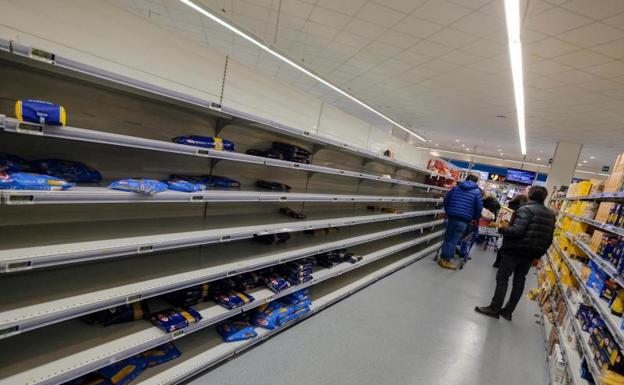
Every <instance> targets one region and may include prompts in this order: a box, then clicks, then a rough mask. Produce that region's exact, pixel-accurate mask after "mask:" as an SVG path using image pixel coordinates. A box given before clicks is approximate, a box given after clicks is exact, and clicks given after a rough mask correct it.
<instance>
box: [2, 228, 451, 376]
mask: <svg viewBox="0 0 624 385" xmlns="http://www.w3.org/2000/svg"><path fill="white" fill-rule="evenodd" d="M441 235H442V232H441V231H437V232H434V233H431V234H428V235H426V236H423V237H419V238H414V237H411V239H407V238H405V239H403V240H402V241H394V242H382V243H379V242H376V243H374V244H373V243H369V244H367V245H363V246H361V247H359V248H358V249H356V250H357V251H358V253H359V255H362V257H363V259H362V260H361V261H360V262H358V263H356V264H350V263H341V264H338V265H335V266H333V267H332V268H329V269H325V268H318V269H317V270H316V271H314V272H313V273H312V276H313V279H312V280H311V281H308V282H306V283H304V284H300V285H297V286H293V287H292V288H290V289H287V290H284V291H282V292H279V293H273V292H272V291H270V290H268V289H266V288H256V289H252V290H251V291H249V294H251V295H252V296H254V298H255V301H254V302H253V303H250V304H248V305H247V306H245V307H244V308H242V307H241V308H236V309H233V310H228V309H226V308H224V307H221V306H219V305H217V304H216V303H214V302H202V303H200V304H198V305H197V306H195V309H196V310H197V311H198V312H199V313H200V314H201V315H202V317H203V319H202V320H200V321H198V322H197V323H194V324H192V325H190V326H189V327H187V328H185V329H182V330H181V331H176V332H173V333H165V332H163V331H162V330H161V329H159V328H157V327H156V326H154V325H152V324H151V323H150V322H148V321H146V320H144V321H133V322H130V323H125V324H118V325H111V326H108V327H101V326H99V325H88V324H85V323H84V322H81V320H79V319H72V320H68V321H65V322H62V323H58V324H54V325H50V326H48V327H46V328H41V329H38V330H34V331H31V332H28V333H23V334H19V335H16V336H13V337H11V338H5V339H3V340H1V341H0V349H2V351H11V352H12V353H11V355H9V356H8V357H6V358H7V359H6V360H5V362H4V363H3V366H2V367H0V385H14V384H30V385H43V384H45V385H57V384H60V383H63V382H64V381H67V380H70V379H72V378H76V377H79V376H81V375H84V374H87V373H89V372H92V371H94V370H96V369H98V368H101V367H104V366H106V365H108V364H110V363H111V362H117V361H119V360H122V359H124V358H127V357H130V356H132V355H134V354H137V353H139V352H142V351H145V350H147V349H150V348H153V347H155V346H159V345H161V344H163V343H165V342H168V341H171V340H176V343H182V344H183V343H184V341H185V339H186V338H193V336H194V335H195V334H197V333H196V332H198V331H199V333H202V332H201V330H202V329H206V328H207V327H209V326H211V325H214V324H215V323H217V322H220V321H222V320H224V319H227V318H229V317H232V316H234V315H237V314H240V313H241V312H242V311H243V310H250V309H251V308H253V307H256V306H259V305H261V304H263V303H266V302H269V301H272V300H275V299H278V298H281V297H282V296H284V295H287V294H290V293H291V292H294V291H297V290H300V289H302V288H305V287H314V286H316V285H317V284H319V283H321V282H324V281H327V280H330V279H331V278H334V277H338V276H342V275H345V274H346V273H348V272H351V271H354V270H359V269H361V268H364V267H369V266H372V265H374V264H375V263H380V264H382V267H381V268H380V270H379V271H377V272H376V273H375V276H374V279H373V277H369V278H370V279H367V283H372V282H374V280H377V279H379V278H381V277H383V276H385V275H387V274H389V273H391V272H392V271H394V270H396V269H398V268H400V267H402V266H404V265H406V264H408V263H411V262H413V261H415V260H417V259H421V258H424V257H425V256H427V255H429V254H431V253H433V252H435V251H436V250H437V249H438V248H439V247H440V237H441ZM411 248H418V250H410V249H411ZM395 261H396V263H395ZM385 264H387V265H385ZM384 265H385V266H384ZM390 266H392V267H390ZM338 284H339V285H340V284H343V285H345V286H344V287H343V288H341V291H340V292H339V293H340V296H346V295H348V294H350V293H352V292H354V291H355V290H357V289H358V287H357V285H355V286H354V285H352V284H351V283H349V284H346V282H345V281H343V280H342V279H341V280H338ZM319 305H322V303H321V304H317V305H316V306H317V310H318V309H320V308H322V306H319ZM232 346H236V345H232ZM197 369H199V368H197Z"/></svg>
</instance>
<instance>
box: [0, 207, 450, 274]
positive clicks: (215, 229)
mask: <svg viewBox="0 0 624 385" xmlns="http://www.w3.org/2000/svg"><path fill="white" fill-rule="evenodd" d="M441 213H443V210H423V211H410V212H405V213H400V214H374V215H370V214H369V215H363V214H362V213H360V215H353V216H348V217H341V216H337V215H340V214H336V213H326V214H325V215H321V216H322V219H312V218H310V219H309V220H303V221H295V220H287V219H285V218H284V217H279V219H278V218H277V217H271V216H267V215H261V216H258V215H247V216H239V217H238V220H237V221H235V220H233V219H231V218H230V219H225V218H224V220H223V221H221V220H216V221H213V222H211V223H209V224H202V225H201V228H200V229H198V230H193V231H183V232H162V233H158V234H154V235H139V236H131V235H132V230H126V231H127V233H126V234H125V236H120V237H118V238H105V239H97V238H96V239H97V240H90V241H83V242H58V241H56V240H54V239H51V240H50V241H49V244H46V245H44V246H31V247H11V246H10V245H11V242H7V244H6V245H5V247H6V248H5V249H3V250H0V272H4V273H7V272H15V271H23V270H31V269H35V268H41V267H50V266H57V265H64V264H69V263H77V262H85V261H94V260H101V259H107V258H113V257H119V256H127V255H140V254H148V253H155V252H160V251H165V250H174V249H180V248H188V247H192V246H198V245H209V244H218V243H227V242H232V241H238V240H244V239H250V238H253V237H254V236H255V235H266V234H275V233H283V232H298V231H304V230H313V229H323V228H330V227H347V226H355V225H362V224H367V223H376V222H385V221H397V220H402V219H409V218H417V217H424V216H430V215H437V214H441ZM224 223H228V224H230V226H224V225H223V224H224ZM232 224H233V225H234V226H231V225H232ZM139 226H140V223H139V224H137V227H139ZM163 228H165V227H164V226H163ZM64 230H65V231H67V229H64ZM138 230H139V228H135V229H134V231H138ZM98 231H99V230H98V229H95V230H94V232H95V233H96V234H93V235H90V236H87V237H85V238H93V237H95V236H97V232H98ZM51 232H53V231H52V230H51Z"/></svg>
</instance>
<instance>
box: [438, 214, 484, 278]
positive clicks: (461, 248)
mask: <svg viewBox="0 0 624 385" xmlns="http://www.w3.org/2000/svg"><path fill="white" fill-rule="evenodd" d="M445 225H446V224H445ZM478 235H479V233H478V232H477V231H476V226H474V225H470V226H468V229H467V230H466V232H465V233H464V235H463V236H462V238H461V239H460V241H459V242H458V243H457V246H456V247H455V255H454V256H453V262H455V263H456V266H457V268H458V269H460V270H461V269H463V268H464V265H465V264H466V262H468V259H469V257H468V256H469V254H470V246H471V245H472V244H473V243H474V241H475V240H476V238H477V237H478ZM439 259H440V249H438V252H437V253H436V255H435V257H434V259H433V260H434V261H435V262H437V261H438V260H439Z"/></svg>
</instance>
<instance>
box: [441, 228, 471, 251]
mask: <svg viewBox="0 0 624 385" xmlns="http://www.w3.org/2000/svg"><path fill="white" fill-rule="evenodd" d="M468 225H469V223H468V222H463V221H458V220H456V219H449V220H447V221H446V230H445V231H444V241H443V242H442V250H441V252H440V256H441V257H442V258H443V259H446V260H447V261H450V260H451V259H453V256H454V255H455V248H456V247H457V244H458V243H459V241H460V240H461V238H462V236H463V235H464V233H465V232H466V230H467V229H468Z"/></svg>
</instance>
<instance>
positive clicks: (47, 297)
mask: <svg viewBox="0 0 624 385" xmlns="http://www.w3.org/2000/svg"><path fill="white" fill-rule="evenodd" d="M442 224H443V221H442V220H437V221H430V222H424V223H417V224H408V225H405V224H402V225H397V226H395V227H391V228H388V226H381V225H380V224H374V225H371V226H368V227H367V228H365V229H357V230H353V231H345V232H343V233H338V234H335V235H333V236H322V237H307V236H301V237H298V238H293V239H291V240H290V241H289V242H287V243H286V244H281V245H263V246H260V247H257V246H256V245H255V244H254V243H252V242H251V241H246V242H243V243H240V244H236V245H234V244H232V245H220V246H215V247H212V248H204V249H202V250H199V251H196V250H185V251H179V252H173V253H162V254H156V255H149V256H144V257H143V258H138V259H137V258H131V259H122V260H119V261H117V260H112V261H110V262H108V263H106V264H101V263H100V264H91V265H87V266H75V267H73V266H68V267H67V268H64V269H60V270H59V269H55V270H46V271H44V272H42V273H41V274H39V275H38V276H37V285H34V286H33V285H30V286H28V283H29V282H30V281H31V277H29V276H28V275H16V276H14V277H11V278H9V279H5V280H3V281H1V282H0V287H1V288H2V292H6V293H8V292H10V291H11V288H12V287H24V286H26V287H25V288H24V289H22V290H21V291H20V292H19V293H17V294H14V295H12V296H8V297H7V298H6V299H4V300H3V305H2V306H0V331H2V333H1V334H0V338H6V337H10V336H11V335H15V334H17V333H21V332H25V331H28V330H32V329H36V328H40V327H43V326H46V325H49V324H52V323H58V322H62V321H64V320H67V319H70V318H75V317H78V316H81V315H84V314H87V313H92V312H95V311H98V310H102V309H107V308H110V307H114V306H119V305H123V304H126V303H132V302H136V301H139V300H143V299H147V298H151V297H155V296H158V295H162V294H165V293H169V292H172V291H176V290H180V289H184V288H187V287H191V286H194V285H197V284H201V283H205V282H209V281H215V280H218V279H222V278H226V277H229V276H233V275H237V274H242V273H245V272H248V271H254V270H258V269H262V268H267V267H270V266H275V265H278V264H283V263H286V262H289V261H292V260H295V259H301V258H304V257H309V256H313V255H318V254H321V253H324V252H327V251H331V250H337V249H343V248H350V247H358V245H361V247H366V245H367V244H370V243H371V242H380V244H384V243H385V242H389V243H393V242H397V241H398V240H400V241H404V240H405V239H404V238H408V241H411V240H413V241H415V242H417V243H418V242H422V241H426V240H428V239H429V238H426V237H429V236H430V232H431V231H434V233H436V234H437V233H438V232H439V231H438V230H436V229H439V228H440V227H441V226H442ZM374 229H377V231H374ZM425 230H427V233H425ZM417 234H420V235H421V236H420V237H418V238H415V239H412V238H413V237H414V235H417ZM423 237H425V238H423ZM254 246H256V247H255V248H252V247H254ZM250 250H254V251H250ZM148 264H149V266H147V265H148ZM121 272H122V273H121ZM72 274H81V275H80V276H77V277H76V278H74V279H73V280H71V281H67V280H63V279H59V277H64V276H68V275H72ZM39 285H42V286H45V287H46V290H40V289H39Z"/></svg>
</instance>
